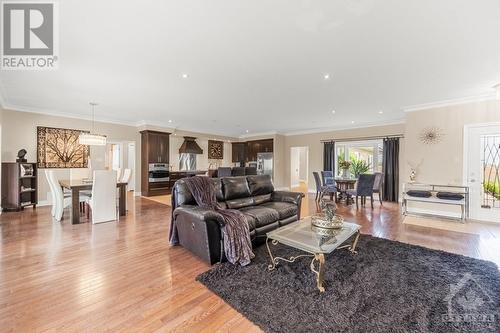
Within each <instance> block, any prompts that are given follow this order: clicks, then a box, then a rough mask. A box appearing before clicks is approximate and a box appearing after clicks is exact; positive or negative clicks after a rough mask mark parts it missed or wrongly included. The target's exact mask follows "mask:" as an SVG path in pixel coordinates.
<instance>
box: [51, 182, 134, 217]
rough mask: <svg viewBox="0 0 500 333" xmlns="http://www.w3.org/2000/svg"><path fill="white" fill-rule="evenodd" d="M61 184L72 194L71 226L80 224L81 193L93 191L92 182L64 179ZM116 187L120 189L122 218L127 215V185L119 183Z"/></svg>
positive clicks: (120, 212) (119, 200)
mask: <svg viewBox="0 0 500 333" xmlns="http://www.w3.org/2000/svg"><path fill="white" fill-rule="evenodd" d="M59 184H60V185H61V187H62V188H63V191H64V189H67V190H69V191H70V192H71V209H70V221H71V224H79V223H80V192H81V191H89V190H92V185H93V183H92V181H91V180H85V179H62V180H59ZM116 187H117V188H118V189H119V192H118V193H119V194H118V211H119V214H120V216H125V215H126V214H127V183H123V182H117V183H116Z"/></svg>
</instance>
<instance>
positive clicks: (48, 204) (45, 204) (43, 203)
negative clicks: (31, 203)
mask: <svg viewBox="0 0 500 333" xmlns="http://www.w3.org/2000/svg"><path fill="white" fill-rule="evenodd" d="M36 205H37V206H39V207H43V206H51V205H52V203H50V201H49V200H41V201H38V203H37V204H36Z"/></svg>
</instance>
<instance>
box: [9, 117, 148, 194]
mask: <svg viewBox="0 0 500 333" xmlns="http://www.w3.org/2000/svg"><path fill="white" fill-rule="evenodd" d="M2 119H3V124H4V127H3V131H2V142H3V145H2V161H5V162H14V161H15V160H16V155H17V152H18V151H19V150H20V149H22V148H24V149H26V150H27V152H28V153H27V155H26V157H27V159H28V161H29V162H36V127H37V126H47V127H61V128H71V129H81V130H88V129H89V127H90V122H89V121H87V120H81V119H73V118H65V117H55V116H48V115H42V114H37V113H29V112H18V111H10V110H2ZM95 131H96V132H97V133H100V134H104V135H106V136H107V137H108V139H109V140H112V141H133V142H136V146H138V147H140V135H139V132H138V131H137V128H136V127H133V126H124V125H116V124H109V123H99V122H96V123H95ZM105 149H106V148H105V147H91V149H90V157H91V160H92V167H95V168H100V167H102V168H103V167H104V163H105V161H104V159H105ZM139 158H140V157H139V156H137V157H136V163H135V164H136V169H137V170H136V174H135V177H136V184H140V167H141V163H140V159H139ZM57 173H58V177H59V178H69V169H58V171H57ZM136 187H137V186H136ZM48 192H49V186H48V184H47V180H46V178H45V174H44V173H43V172H39V178H38V201H39V202H44V201H45V200H47V194H48Z"/></svg>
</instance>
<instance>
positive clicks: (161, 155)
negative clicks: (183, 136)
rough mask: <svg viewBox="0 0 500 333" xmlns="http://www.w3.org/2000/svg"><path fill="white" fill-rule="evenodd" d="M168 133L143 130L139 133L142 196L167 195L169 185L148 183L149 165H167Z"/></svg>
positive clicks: (168, 153)
mask: <svg viewBox="0 0 500 333" xmlns="http://www.w3.org/2000/svg"><path fill="white" fill-rule="evenodd" d="M169 145H170V133H166V132H158V131H150V130H145V131H141V192H142V195H144V196H152V195H160V194H168V193H169V191H170V189H169V183H168V181H167V182H156V183H154V182H152V183H150V182H149V164H150V163H165V164H169V161H170V158H169V155H170V148H169Z"/></svg>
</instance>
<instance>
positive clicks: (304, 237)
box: [266, 218, 361, 292]
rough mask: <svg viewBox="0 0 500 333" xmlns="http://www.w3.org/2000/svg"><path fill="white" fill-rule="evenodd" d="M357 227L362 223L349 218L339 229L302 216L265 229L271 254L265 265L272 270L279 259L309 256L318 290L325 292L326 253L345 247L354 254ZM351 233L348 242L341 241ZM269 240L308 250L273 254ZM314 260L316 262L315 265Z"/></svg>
mask: <svg viewBox="0 0 500 333" xmlns="http://www.w3.org/2000/svg"><path fill="white" fill-rule="evenodd" d="M360 228H361V226H359V225H357V224H354V223H348V222H344V223H343V225H342V228H339V229H323V228H317V227H315V226H313V225H312V224H311V219H310V218H304V219H302V220H300V221H297V222H294V223H291V224H289V225H286V226H284V227H281V228H278V229H276V230H273V231H271V232H268V233H267V239H266V246H267V251H268V252H269V256H270V257H271V264H270V265H269V266H268V269H269V270H274V269H275V268H276V265H277V264H278V262H279V261H286V262H294V261H295V260H297V259H299V258H302V257H312V261H311V271H312V272H313V273H315V274H316V283H317V286H318V289H319V291H320V292H324V291H325V287H324V286H323V276H324V272H325V254H328V253H332V252H333V251H334V250H337V249H344V248H347V249H348V250H349V251H351V253H352V254H356V253H357V252H356V245H357V243H358V239H359V235H360V233H359V229H360ZM353 235H355V237H354V240H353V242H352V243H351V244H344V243H345V242H346V241H347V240H348V239H349V238H351V237H352V236H353ZM269 242H271V244H273V245H277V244H278V243H281V244H284V245H287V246H290V247H293V248H295V249H298V250H301V251H304V252H307V254H302V255H298V256H295V257H290V258H283V257H275V256H273V253H272V252H271V247H270V246H269ZM316 262H318V264H317V265H316ZM316 266H317V268H316Z"/></svg>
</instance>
